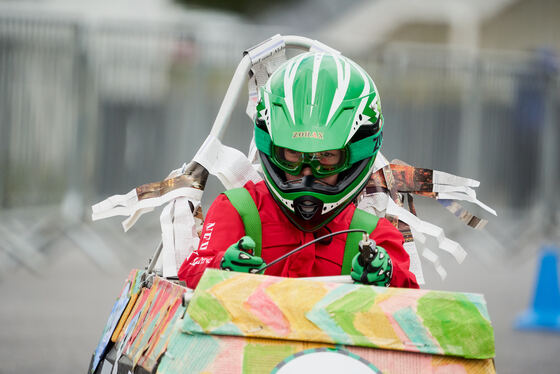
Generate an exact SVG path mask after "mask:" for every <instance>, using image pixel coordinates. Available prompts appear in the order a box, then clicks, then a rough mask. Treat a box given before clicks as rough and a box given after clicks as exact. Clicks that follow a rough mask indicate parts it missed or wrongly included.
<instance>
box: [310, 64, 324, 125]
mask: <svg viewBox="0 0 560 374" xmlns="http://www.w3.org/2000/svg"><path fill="white" fill-rule="evenodd" d="M322 59H323V54H322V53H320V54H316V55H315V58H314V59H313V75H312V83H311V109H310V110H309V116H310V117H311V114H312V113H313V107H314V106H315V91H316V89H317V79H318V78H319V68H320V67H321V60H322Z"/></svg>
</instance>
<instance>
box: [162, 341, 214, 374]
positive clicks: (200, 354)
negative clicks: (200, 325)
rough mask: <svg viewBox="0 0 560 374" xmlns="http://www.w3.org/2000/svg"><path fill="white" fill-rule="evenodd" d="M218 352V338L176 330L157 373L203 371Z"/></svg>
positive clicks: (169, 373)
mask: <svg viewBox="0 0 560 374" xmlns="http://www.w3.org/2000/svg"><path fill="white" fill-rule="evenodd" d="M219 352H220V345H219V342H218V339H216V338H214V337H212V335H198V334H194V335H188V334H183V333H181V332H180V331H176V333H175V334H174V335H173V336H172V337H171V340H170V342H169V345H168V348H167V351H166V352H165V354H164V356H163V358H162V360H161V363H160V364H159V366H158V373H162V374H171V373H200V372H203V371H204V370H205V369H206V368H207V367H208V366H209V365H210V364H211V363H212V361H214V359H215V358H216V356H217V355H218V353H219Z"/></svg>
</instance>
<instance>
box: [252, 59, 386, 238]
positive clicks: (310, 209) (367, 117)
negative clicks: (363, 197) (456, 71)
mask: <svg viewBox="0 0 560 374" xmlns="http://www.w3.org/2000/svg"><path fill="white" fill-rule="evenodd" d="M259 96H260V97H259V103H258V104H257V116H256V121H255V143H256V146H257V149H258V150H259V154H260V158H261V163H262V167H263V171H264V177H265V183H266V185H267V187H268V189H269V190H270V192H271V193H272V196H273V197H274V199H275V200H276V202H277V203H278V205H279V206H280V208H282V210H283V211H284V213H285V214H286V215H287V217H288V218H289V219H290V220H291V221H292V222H293V223H294V224H295V225H296V226H297V227H298V228H300V229H301V230H304V231H308V232H313V231H316V230H318V229H319V228H321V227H322V226H323V225H325V224H327V223H328V222H330V221H331V220H332V219H333V218H334V217H335V216H336V215H337V214H338V213H340V211H342V210H343V209H344V208H345V207H346V206H347V205H348V204H349V203H350V202H351V201H352V200H353V199H354V198H355V197H356V196H357V195H358V194H359V193H360V192H361V190H362V189H363V188H364V187H365V185H366V183H367V181H368V179H369V177H370V175H371V172H372V168H373V162H374V160H375V156H376V155H377V152H378V151H379V148H380V146H381V139H382V130H383V116H382V114H381V102H380V100H379V94H378V92H377V88H376V87H375V84H374V83H373V80H372V79H371V77H370V76H369V75H368V74H367V73H366V72H365V71H364V70H363V69H362V68H361V67H360V66H358V65H357V64H356V63H355V62H353V61H352V60H350V59H348V58H346V57H343V56H341V55H335V54H325V53H313V52H309V53H303V54H300V55H298V56H296V57H294V58H292V59H290V60H288V61H286V62H285V63H284V64H283V65H282V66H280V67H279V68H278V69H277V70H276V71H275V72H274V73H273V74H272V75H271V76H270V78H269V80H268V81H267V83H266V84H265V85H264V86H263V87H262V88H261V90H260V92H259ZM307 167H309V169H310V170H311V174H310V173H309V171H306V172H305V173H302V170H304V169H305V170H308V169H306V168H307ZM305 174H309V175H305ZM334 175H337V177H334V179H335V180H336V181H335V182H334V183H332V179H333V178H332V177H331V178H328V177H330V176H334ZM290 176H292V177H290ZM293 176H297V177H293ZM325 180H329V181H331V182H325Z"/></svg>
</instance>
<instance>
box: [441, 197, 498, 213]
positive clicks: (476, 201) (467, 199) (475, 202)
mask: <svg viewBox="0 0 560 374" xmlns="http://www.w3.org/2000/svg"><path fill="white" fill-rule="evenodd" d="M437 198H438V199H441V200H464V201H468V202H471V203H473V204H476V205H478V206H479V207H481V208H482V209H484V210H486V211H487V212H489V213H492V214H493V215H495V216H496V215H498V214H497V213H496V211H495V210H494V209H492V208H490V207H489V206H488V205H486V204H484V203H483V202H482V201H480V200H478V199H476V198H472V197H471V196H467V195H464V194H461V193H454V192H445V193H439V194H438V196H437Z"/></svg>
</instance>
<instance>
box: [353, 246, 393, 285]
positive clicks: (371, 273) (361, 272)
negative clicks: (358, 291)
mask: <svg viewBox="0 0 560 374" xmlns="http://www.w3.org/2000/svg"><path fill="white" fill-rule="evenodd" d="M373 244H374V245H375V242H374V243H373ZM363 257H364V256H363V255H362V254H361V253H358V254H356V256H354V258H353V259H352V272H351V273H350V276H351V277H352V279H353V280H354V281H356V282H359V283H363V284H373V285H375V286H381V287H389V283H390V282H391V278H392V276H393V264H392V262H391V258H390V257H389V255H388V254H387V251H385V249H383V248H382V247H377V246H376V247H375V249H373V252H372V253H371V254H369V255H368V256H366V257H367V261H364V258H363Z"/></svg>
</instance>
